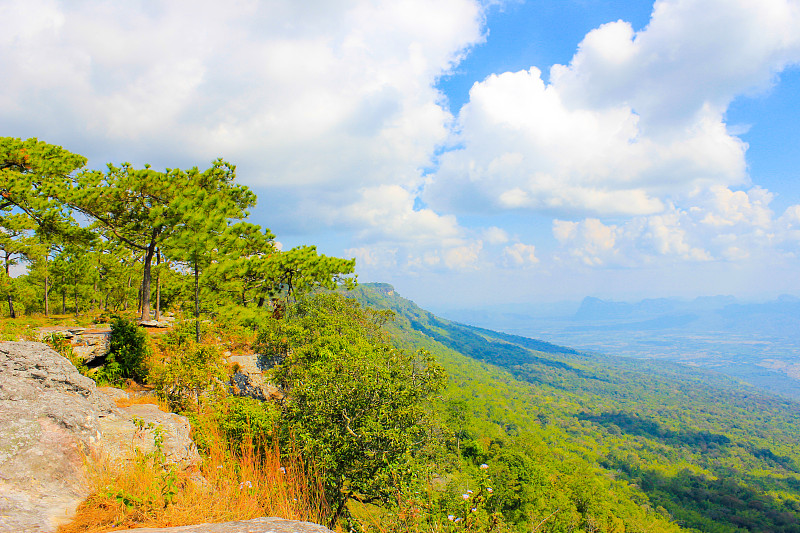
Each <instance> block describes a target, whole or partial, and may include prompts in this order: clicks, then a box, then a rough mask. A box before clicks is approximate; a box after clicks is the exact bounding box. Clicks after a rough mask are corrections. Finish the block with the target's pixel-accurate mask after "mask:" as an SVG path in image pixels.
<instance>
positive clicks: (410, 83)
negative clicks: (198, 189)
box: [0, 0, 483, 187]
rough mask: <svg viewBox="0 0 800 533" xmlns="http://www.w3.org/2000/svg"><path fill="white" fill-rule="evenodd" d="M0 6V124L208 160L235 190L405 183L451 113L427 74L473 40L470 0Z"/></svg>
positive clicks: (36, 0)
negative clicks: (235, 179)
mask: <svg viewBox="0 0 800 533" xmlns="http://www.w3.org/2000/svg"><path fill="white" fill-rule="evenodd" d="M0 9H2V10H3V13H2V16H0V68H1V69H2V71H3V72H4V79H5V80H6V81H5V82H4V83H3V87H2V89H0V117H3V121H4V123H5V124H6V125H7V126H13V129H15V130H16V131H19V132H20V134H21V135H25V134H26V133H27V132H31V133H36V134H37V135H39V136H41V137H45V138H47V139H48V140H52V141H53V142H56V141H60V142H62V143H63V144H66V145H68V147H70V148H72V149H73V150H75V151H78V152H82V153H85V154H87V155H90V156H91V155H95V154H97V153H98V152H100V151H101V150H102V153H103V154H108V153H109V151H110V152H112V153H120V154H124V157H126V158H139V159H146V160H147V161H149V162H151V163H153V164H154V165H162V166H168V165H172V166H175V165H176V164H206V163H207V162H209V161H210V160H211V159H213V158H214V157H217V156H219V155H222V156H224V157H226V158H229V159H231V160H234V161H236V162H237V163H238V164H239V168H240V174H241V177H242V178H243V180H244V181H246V182H248V183H249V184H251V185H278V184H283V185H286V184H289V185H292V186H297V185H312V184H313V185H320V184H322V185H325V186H328V187H335V186H337V185H339V186H349V187H353V186H356V187H358V186H365V185H369V184H381V183H402V184H404V185H409V184H413V183H415V181H416V180H419V169H420V168H422V167H425V166H427V165H429V163H430V158H431V156H432V154H433V150H434V149H435V147H436V145H437V144H439V143H441V142H442V141H443V140H444V139H445V137H446V135H447V132H448V124H449V121H450V120H451V117H450V115H449V112H447V111H446V110H445V109H444V108H443V107H442V106H441V105H440V103H441V100H442V95H441V94H440V93H439V92H438V91H437V90H436V89H435V83H436V79H437V78H438V77H439V76H440V75H442V74H444V73H446V72H448V71H449V70H450V69H451V68H452V67H453V66H454V65H456V64H457V63H458V62H459V61H460V60H461V58H463V56H464V55H465V54H466V52H467V50H468V49H469V47H470V46H472V45H474V44H476V43H478V42H481V41H482V39H483V33H482V32H483V28H482V24H483V20H482V16H483V15H482V8H481V6H480V4H479V3H478V2H477V1H475V0H443V1H440V2H426V1H424V0H404V1H401V2H394V1H378V2H371V1H366V0H356V1H353V2H313V5H310V4H309V3H307V2H306V3H303V5H302V8H301V6H300V4H298V3H297V2H292V1H289V0H271V1H263V2H256V1H252V0H237V1H233V2H225V3H220V2H211V1H199V2H198V1H191V2H189V1H186V0H176V1H172V0H170V1H166V0H161V1H155V2H149V3H147V4H146V5H142V4H140V3H133V4H126V3H103V2H95V1H89V0H85V1H77V2H55V1H53V0H11V1H9V2H4V4H3V6H2V7H0ZM104 162H105V161H99V162H97V164H100V165H102V164H103V163H104Z"/></svg>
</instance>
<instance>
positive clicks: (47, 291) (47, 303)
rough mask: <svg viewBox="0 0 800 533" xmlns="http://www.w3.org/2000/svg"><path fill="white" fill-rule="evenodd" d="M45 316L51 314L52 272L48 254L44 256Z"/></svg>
mask: <svg viewBox="0 0 800 533" xmlns="http://www.w3.org/2000/svg"><path fill="white" fill-rule="evenodd" d="M44 316H46V317H49V316H50V273H49V272H48V270H47V256H46V255H45V256H44Z"/></svg>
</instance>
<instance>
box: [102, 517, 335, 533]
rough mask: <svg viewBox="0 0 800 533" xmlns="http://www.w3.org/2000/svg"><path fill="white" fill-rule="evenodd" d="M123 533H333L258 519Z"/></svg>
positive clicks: (308, 524) (306, 524) (302, 524)
mask: <svg viewBox="0 0 800 533" xmlns="http://www.w3.org/2000/svg"><path fill="white" fill-rule="evenodd" d="M118 531H119V532H120V533H122V532H133V531H136V532H139V533H183V532H187V533H332V532H331V530H330V529H328V528H326V527H322V526H320V525H317V524H313V523H311V522H298V521H296V520H284V519H282V518H256V519H254V520H239V521H236V522H223V523H220V524H199V525H196V526H178V527H165V528H149V527H146V528H137V529H120V530H118Z"/></svg>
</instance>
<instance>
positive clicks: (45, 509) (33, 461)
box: [0, 342, 198, 532]
mask: <svg viewBox="0 0 800 533" xmlns="http://www.w3.org/2000/svg"><path fill="white" fill-rule="evenodd" d="M112 394H116V393H112ZM117 395H118V394H117ZM134 417H137V418H139V419H141V420H142V423H141V425H143V426H144V427H147V426H148V425H150V424H151V423H152V424H153V427H155V426H158V425H160V426H161V427H162V428H163V430H162V431H163V434H164V453H165V455H166V456H167V458H168V460H171V461H173V462H175V463H179V464H186V463H191V462H194V461H196V460H197V459H198V456H197V450H196V449H195V447H194V444H193V443H192V441H191V440H190V439H189V423H188V421H187V420H186V418H184V417H180V416H178V415H175V414H172V413H163V412H161V411H159V410H158V408H157V407H156V406H155V405H151V404H142V405H132V406H130V407H126V408H124V409H118V408H116V406H115V403H114V401H113V400H112V397H111V396H109V395H108V394H105V393H103V392H101V391H99V390H98V389H97V387H96V386H95V383H94V381H92V380H91V379H89V378H87V377H85V376H82V375H81V374H79V373H78V371H77V370H76V369H75V367H74V366H72V364H71V363H70V362H69V361H68V360H67V359H65V358H63V357H61V356H60V355H58V354H57V353H56V352H55V351H53V350H52V349H51V348H50V347H48V346H47V345H45V344H41V343H35V342H0V532H12V531H13V532H19V531H31V532H33V531H41V532H50V531H55V530H56V528H57V526H58V524H60V523H63V522H66V521H68V520H69V518H70V517H71V516H72V514H73V513H74V511H75V509H76V507H77V506H78V504H79V503H80V502H81V501H82V500H83V499H84V498H85V497H86V496H88V487H87V485H86V482H85V479H84V467H83V461H84V458H85V457H87V456H88V455H89V454H92V453H95V454H108V455H110V456H111V457H115V458H119V457H123V456H125V455H126V454H127V453H128V452H129V451H130V450H131V448H132V447H137V446H138V447H140V448H141V449H142V450H143V451H145V452H147V451H151V450H152V447H153V444H154V441H153V430H152V429H150V430H138V429H137V427H136V425H135V424H134V422H133V418H134Z"/></svg>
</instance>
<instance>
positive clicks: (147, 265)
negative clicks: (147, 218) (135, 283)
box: [142, 230, 160, 320]
mask: <svg viewBox="0 0 800 533" xmlns="http://www.w3.org/2000/svg"><path fill="white" fill-rule="evenodd" d="M159 233H160V231H157V230H153V233H152V234H151V238H150V244H149V245H148V246H147V251H146V252H145V254H144V269H143V271H142V320H150V286H151V284H150V280H151V270H152V265H153V255H154V254H155V252H156V237H157V236H158V234H159Z"/></svg>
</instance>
